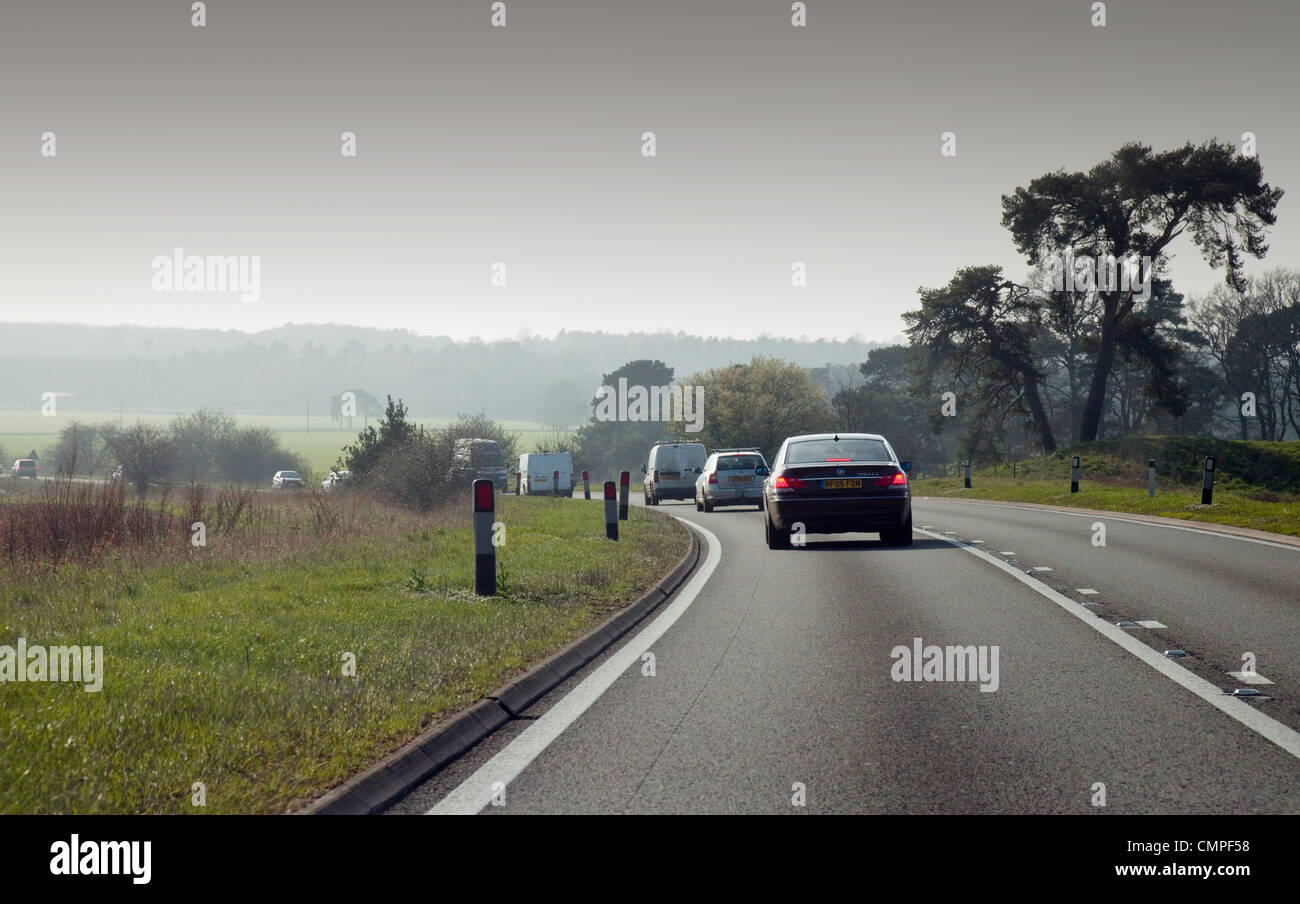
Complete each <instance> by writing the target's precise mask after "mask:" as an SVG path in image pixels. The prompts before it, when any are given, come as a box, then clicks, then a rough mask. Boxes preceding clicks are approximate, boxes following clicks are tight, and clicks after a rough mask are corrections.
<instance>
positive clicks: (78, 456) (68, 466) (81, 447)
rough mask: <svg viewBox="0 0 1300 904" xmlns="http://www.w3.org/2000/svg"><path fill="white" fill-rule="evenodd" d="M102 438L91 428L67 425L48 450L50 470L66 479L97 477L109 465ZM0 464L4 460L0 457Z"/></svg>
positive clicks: (95, 428)
mask: <svg viewBox="0 0 1300 904" xmlns="http://www.w3.org/2000/svg"><path fill="white" fill-rule="evenodd" d="M104 439H105V434H104V433H103V432H102V431H101V430H100V428H99V427H96V426H95V425H94V424H83V423H82V422H80V421H71V422H69V423H68V424H67V425H66V426H65V427H64V428H63V429H62V430H60V431H59V438H58V440H56V441H55V443H54V447H53V448H52V449H50V450H48V452H47V454H48V456H49V459H50V465H51V469H52V470H53V471H54V472H55V473H57V474H66V475H67V476H69V477H74V476H77V475H92V474H98V473H100V472H101V471H102V470H104V467H105V465H106V464H107V462H108V458H109V451H108V447H107V444H106V443H105V441H104ZM0 460H3V457H2V456H0Z"/></svg>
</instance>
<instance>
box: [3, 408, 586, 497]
mask: <svg viewBox="0 0 1300 904" xmlns="http://www.w3.org/2000/svg"><path fill="white" fill-rule="evenodd" d="M177 413H178V412H165V413H164V412H152V413H143V414H133V413H131V412H125V413H119V412H116V411H77V410H73V409H68V410H63V409H60V410H59V413H58V415H57V416H55V417H43V416H42V415H41V414H40V412H39V411H0V449H3V451H4V452H5V454H6V455H7V456H8V458H9V460H8V461H6V462H4V464H5V466H6V467H7V466H8V465H10V464H12V463H13V459H15V458H19V457H22V456H25V455H26V454H27V453H28V452H29V451H31V450H32V449H35V450H36V453H37V454H38V455H41V456H42V457H44V456H45V453H46V450H47V449H48V448H50V447H52V446H53V445H54V442H55V441H56V440H57V439H58V435H59V431H60V430H62V429H63V428H64V427H66V426H67V425H68V424H69V423H71V422H72V421H81V422H82V423H86V424H98V423H103V422H105V421H111V422H112V423H115V424H117V423H124V424H133V423H135V422H136V421H137V420H138V421H141V422H143V423H146V424H156V425H158V426H166V425H167V424H168V423H170V422H171V420H172V418H174V417H175V416H176V414H177ZM232 414H233V415H234V417H235V420H236V421H238V422H239V424H240V426H258V427H263V426H264V427H270V428H271V429H273V430H274V431H275V432H276V433H277V434H279V436H280V439H281V442H282V443H283V444H284V447H285V448H286V449H288V450H289V451H290V452H296V453H298V454H299V455H301V456H303V458H304V459H306V462H305V463H306V465H307V466H308V467H310V468H311V469H312V471H313V473H316V474H326V473H328V472H329V470H330V468H331V467H332V466H333V465H334V461H335V459H336V458H338V456H339V453H340V452H342V450H343V447H344V446H346V445H348V444H349V443H351V442H352V441H353V440H355V439H356V436H357V434H358V433H360V432H361V431H362V430H364V429H365V426H366V423H369V424H371V425H373V424H374V423H375V418H373V417H372V418H370V419H369V421H363V420H362V418H359V417H357V418H353V419H352V428H351V429H348V428H347V422H346V421H344V422H343V429H339V425H338V424H337V423H335V422H334V421H333V420H331V419H330V418H329V417H328V416H326V415H317V416H313V417H311V418H310V419H308V418H307V417H306V416H305V415H304V416H302V417H298V416H294V415H278V414H237V413H233V412H232ZM410 420H411V423H413V424H417V425H423V426H426V427H442V426H445V425H447V424H448V423H450V422H451V421H452V418H449V417H448V418H411V419H410ZM501 423H502V425H503V426H504V427H505V428H506V429H507V430H510V431H513V432H514V433H517V434H519V438H520V439H519V446H520V449H521V451H529V450H531V449H532V448H533V446H534V444H535V443H536V442H537V441H538V440H539V439H541V438H542V437H543V436H549V435H551V434H553V433H555V432H557V431H555V430H554V429H552V428H550V427H546V426H543V425H542V424H538V423H534V422H532V421H502V422H501ZM558 432H560V433H565V434H570V433H572V432H573V431H571V430H567V431H558ZM270 479H271V475H269V474H268V475H267V480H268V481H269V480H270Z"/></svg>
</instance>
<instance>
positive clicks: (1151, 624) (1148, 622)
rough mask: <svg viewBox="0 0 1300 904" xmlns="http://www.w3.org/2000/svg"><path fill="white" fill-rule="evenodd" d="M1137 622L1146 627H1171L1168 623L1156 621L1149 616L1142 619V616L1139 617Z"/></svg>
mask: <svg viewBox="0 0 1300 904" xmlns="http://www.w3.org/2000/svg"><path fill="white" fill-rule="evenodd" d="M1137 623H1138V624H1139V625H1141V626H1142V627H1144V628H1167V627H1169V626H1168V625H1165V624H1162V623H1160V622H1158V621H1154V620H1152V619H1149V618H1147V619H1141V618H1139V619H1138V621H1137Z"/></svg>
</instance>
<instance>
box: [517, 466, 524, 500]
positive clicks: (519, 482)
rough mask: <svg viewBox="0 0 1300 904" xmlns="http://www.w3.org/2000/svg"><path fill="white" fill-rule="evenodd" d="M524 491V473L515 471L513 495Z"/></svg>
mask: <svg viewBox="0 0 1300 904" xmlns="http://www.w3.org/2000/svg"><path fill="white" fill-rule="evenodd" d="M523 491H524V475H523V474H521V473H519V472H518V471H515V495H516V496H518V495H519V494H520V493H522V492H523Z"/></svg>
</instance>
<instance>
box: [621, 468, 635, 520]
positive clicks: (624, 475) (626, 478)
mask: <svg viewBox="0 0 1300 904" xmlns="http://www.w3.org/2000/svg"><path fill="white" fill-rule="evenodd" d="M631 477H632V475H631V474H629V473H628V472H627V471H623V472H621V473H620V474H619V475H618V520H619V521H626V520H627V493H628V484H629V482H630V479H631Z"/></svg>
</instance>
